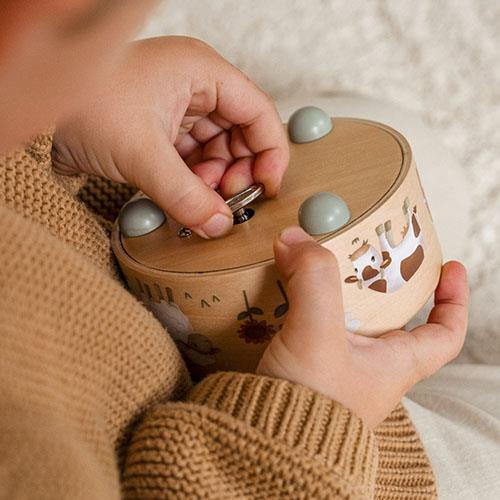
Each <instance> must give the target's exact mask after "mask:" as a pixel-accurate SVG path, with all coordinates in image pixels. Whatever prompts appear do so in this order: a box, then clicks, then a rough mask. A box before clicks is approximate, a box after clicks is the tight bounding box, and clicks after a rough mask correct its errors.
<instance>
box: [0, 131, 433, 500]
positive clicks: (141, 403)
mask: <svg viewBox="0 0 500 500" xmlns="http://www.w3.org/2000/svg"><path fill="white" fill-rule="evenodd" d="M50 148H51V139H50V136H49V135H43V136H39V137H37V138H36V140H35V141H34V143H33V144H31V145H30V146H29V147H27V148H26V149H25V150H22V151H17V152H14V153H11V154H8V155H6V156H4V157H1V158H0V227H1V232H0V234H1V236H0V260H1V262H0V498H9V499H15V498H37V499H59V498H67V499H71V500H77V499H113V498H120V497H125V498H204V499H221V498H227V499H237V498H248V499H253V498H256V499H258V498H263V499H264V498H265V499H271V498H278V497H279V498H314V499H321V498H325V499H326V498H328V499H333V498H349V499H351V498H371V497H373V496H376V497H377V498H412V499H413V498H422V499H424V498H434V497H435V495H436V493H435V483H434V477H433V474H432V470H431V468H430V465H429V462H428V459H427V457H426V454H425V451H424V449H423V447H422V444H421V443H420V441H419V438H418V436H417V433H416V431H415V428H414V426H413V425H412V423H411V421H410V420H409V417H408V414H407V412H406V411H405V410H404V408H403V407H402V406H399V407H398V408H396V410H395V411H394V412H393V413H392V415H391V416H390V417H389V418H388V419H387V420H386V421H385V422H384V423H383V424H382V425H381V426H380V427H379V428H378V429H377V430H376V431H375V432H372V431H370V430H369V429H368V428H367V427H365V425H364V424H363V422H362V421H361V420H360V419H359V418H358V417H356V416H355V415H354V414H352V413H351V412H350V411H348V410H347V409H345V408H344V407H343V406H342V405H340V404H339V403H337V402H335V401H332V400H330V399H328V398H326V397H325V396H323V395H321V394H318V393H315V392H313V391H311V390H310V389H308V388H306V387H302V386H300V385H296V384H292V383H289V382H287V381H285V380H278V379H271V378H267V377H261V376H256V375H254V374H243V373H217V374H214V375H210V376H208V377H207V378H205V379H204V380H202V381H201V382H200V383H198V384H197V385H194V386H193V385H192V383H191V381H190V378H189V375H188V372H187V370H186V368H185V366H184V363H183V361H182V359H181V356H180V355H179V352H178V351H177V349H176V347H175V344H174V343H173V341H172V340H171V339H170V337H169V336H168V334H166V332H165V330H164V329H163V328H162V327H161V325H160V324H159V323H158V322H157V321H156V320H155V319H154V318H153V316H152V315H151V314H150V313H149V312H148V311H147V310H146V309H145V308H144V307H143V306H142V305H141V304H140V303H139V302H138V301H137V300H136V299H135V298H134V297H132V295H130V294H129V293H128V292H127V290H126V289H125V288H124V287H123V286H122V284H121V283H120V281H119V279H118V273H117V272H116V268H115V266H114V264H113V260H112V255H111V252H110V244H109V238H108V232H109V226H110V221H111V220H112V219H113V218H114V217H115V216H116V214H117V210H118V209H119V207H120V205H121V204H122V203H123V202H124V201H125V200H126V199H127V198H128V197H129V196H130V194H131V192H132V191H131V189H130V188H128V187H126V186H121V187H118V186H115V185H112V184H111V183H108V182H105V181H103V180H101V179H96V178H87V177H84V176H75V177H62V176H59V175H57V174H56V173H55V172H54V171H53V170H52V166H51V162H50Z"/></svg>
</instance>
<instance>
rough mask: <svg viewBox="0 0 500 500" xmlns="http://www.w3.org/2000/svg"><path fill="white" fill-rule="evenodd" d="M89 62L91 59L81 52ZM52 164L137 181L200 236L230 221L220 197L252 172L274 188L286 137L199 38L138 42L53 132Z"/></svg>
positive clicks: (244, 183) (271, 192)
mask: <svg viewBox="0 0 500 500" xmlns="http://www.w3.org/2000/svg"><path fill="white" fill-rule="evenodd" d="M89 63H91V62H89ZM53 163H54V166H55V168H56V169H57V171H58V172H60V173H65V174H73V173H78V172H85V173H90V174H96V175H100V176H103V177H107V178H109V179H111V180H114V181H118V182H127V183H129V184H132V185H134V186H137V187H138V188H140V189H141V190H142V191H143V192H144V193H146V194H147V195H148V196H150V197H151V198H152V199H153V200H154V201H155V202H156V203H158V205H160V206H161V207H162V209H163V210H164V211H165V212H167V213H169V214H170V215H171V216H172V217H173V218H175V219H176V220H177V221H178V222H180V223H181V224H184V225H186V226H188V227H190V228H192V229H193V230H194V231H196V232H197V233H198V234H199V235H201V236H203V237H218V236H221V235H223V234H224V233H225V232H227V231H228V230H229V229H230V228H231V226H232V214H231V211H230V210H229V208H228V207H227V205H226V204H225V203H224V201H223V198H222V197H221V196H219V195H218V194H217V193H216V192H215V190H214V189H215V188H219V189H220V191H221V193H222V195H223V196H226V197H227V196H231V195H233V194H235V193H236V192H238V191H241V190H242V189H244V188H246V187H248V186H249V185H250V184H252V183H254V182H260V183H262V184H263V185H264V187H265V194H266V196H275V195H276V194H277V192H278V190H279V186H280V183H281V179H282V176H283V174H284V172H285V170H286V167H287V165H288V145H287V140H286V136H285V132H284V130H283V127H282V125H281V121H280V118H279V115H278V113H277V111H276V108H275V107H274V104H273V103H272V101H271V99H270V98H269V97H268V96H267V95H266V94H265V93H264V92H262V91H261V90H260V89H259V88H258V87H257V86H255V85H254V84H253V83H252V82H250V80H248V78H247V77H246V76H245V75H244V74H243V73H241V72H240V71H239V70H238V69H237V68H235V67H234V66H232V65H231V64H229V63H228V62H227V61H225V60H224V59H223V58H222V57H221V56H219V55H218V54H217V53H216V52H215V51H214V50H213V49H212V48H210V47H209V46H207V45H206V44H205V43H203V42H200V41H198V40H194V39H190V38H184V37H163V38H155V39H150V40H144V41H140V42H136V43H134V44H133V45H132V46H131V49H130V52H129V55H128V58H127V60H126V61H124V64H123V65H122V66H121V70H120V72H119V74H118V75H117V77H116V79H115V80H114V81H112V82H110V84H109V87H108V88H107V89H106V90H105V91H103V92H102V94H101V95H100V96H99V98H98V99H96V100H94V101H93V104H92V105H90V106H89V107H87V109H86V110H84V111H82V112H81V113H80V114H79V115H78V116H75V117H74V118H72V119H71V120H70V121H69V122H67V123H64V124H61V125H60V126H59V127H58V128H57V130H56V133H55V136H54V147H53Z"/></svg>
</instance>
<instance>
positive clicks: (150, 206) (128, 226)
mask: <svg viewBox="0 0 500 500" xmlns="http://www.w3.org/2000/svg"><path fill="white" fill-rule="evenodd" d="M164 221H165V214H164V213H163V211H162V210H161V209H160V208H159V207H158V205H156V204H155V203H154V202H152V201H151V200H150V199H149V198H139V199H138V200H134V201H131V202H129V203H127V204H126V205H125V206H124V207H123V208H122V209H121V211H120V215H119V217H118V224H119V226H120V231H121V233H122V234H123V235H124V236H126V237H127V238H135V237H136V236H144V235H145V234H148V233H151V232H152V231H154V230H155V229H157V228H158V227H160V226H161V225H162V224H163V222H164Z"/></svg>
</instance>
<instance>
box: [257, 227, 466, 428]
mask: <svg viewBox="0 0 500 500" xmlns="http://www.w3.org/2000/svg"><path fill="white" fill-rule="evenodd" d="M275 255H276V263H277V266H278V268H279V270H280V272H281V273H282V274H283V276H284V277H285V278H286V279H288V280H289V281H288V296H289V300H290V304H291V305H290V310H289V312H288V316H287V318H286V322H285V325H284V327H283V328H282V329H281V330H280V331H279V332H278V333H277V334H276V335H275V336H274V338H273V340H272V341H271V343H270V345H269V347H268V348H267V349H266V351H265V352H264V355H263V357H262V360H261V361H260V364H259V366H258V368H257V373H260V374H263V375H269V376H272V377H278V378H284V379H288V380H290V381H292V382H297V383H300V384H302V385H305V386H308V387H310V388H312V389H315V390H317V391H319V392H321V393H323V394H325V395H327V396H329V397H331V398H332V399H334V400H336V401H338V402H339V403H341V404H343V405H344V406H345V407H347V408H349V409H350V410H352V411H353V412H354V413H356V414H357V415H358V416H359V417H361V418H362V419H363V420H364V421H365V422H366V423H367V424H368V425H369V426H370V427H374V426H376V425H377V424H378V423H380V422H382V421H383V420H384V419H385V418H386V417H387V416H388V415H389V414H390V412H391V411H392V409H393V408H394V407H395V406H396V405H397V403H398V402H399V401H400V400H401V398H402V396H403V395H404V394H405V393H406V392H407V391H408V390H409V389H410V388H411V387H412V386H413V385H414V384H415V383H417V382H418V381H419V380H422V379H424V378H426V377H428V376H430V375H432V374H433V373H434V372H436V371H437V370H439V368H441V367H442V366H443V365H444V364H446V363H447V362H448V361H450V360H452V359H453V358H454V357H456V356H457V355H458V353H459V352H460V350H461V348H462V345H463V342H464V338H465V333H466V329H467V303H468V286H467V277H466V271H465V269H464V267H463V266H462V265H461V264H459V263H457V262H449V263H447V264H445V266H444V267H443V270H442V275H441V281H440V283H439V286H438V288H437V290H436V293H435V306H434V309H433V310H432V311H431V313H430V315H429V319H428V323H427V324H426V325H423V326H420V327H418V328H415V329H414V330H413V331H411V332H405V331H401V330H400V331H393V332H389V333H387V334H385V335H383V336H382V337H379V338H368V337H363V336H360V335H356V334H352V333H350V332H348V331H346V329H345V327H344V311H343V306H342V292H341V285H340V276H339V272H338V267H337V261H336V259H335V257H334V256H333V254H332V253H331V252H330V251H328V250H326V249H325V248H322V247H321V246H320V245H318V244H317V243H315V242H314V241H313V240H312V238H310V237H309V236H308V235H307V234H306V233H304V231H302V230H301V229H300V228H298V227H293V228H288V229H286V230H285V231H283V233H282V234H281V235H280V239H278V240H276V242H275Z"/></svg>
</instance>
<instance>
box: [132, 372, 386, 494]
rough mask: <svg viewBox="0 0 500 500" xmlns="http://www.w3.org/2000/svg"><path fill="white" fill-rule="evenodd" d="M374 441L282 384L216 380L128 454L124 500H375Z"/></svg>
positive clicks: (160, 411)
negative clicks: (373, 498) (300, 499)
mask: <svg viewBox="0 0 500 500" xmlns="http://www.w3.org/2000/svg"><path fill="white" fill-rule="evenodd" d="M377 453H378V452H377V446H376V442H375V436H374V434H373V433H372V432H371V431H369V430H368V429H367V428H366V427H365V426H364V424H363V423H362V421H361V420H360V419H359V418H357V417H356V416H355V415H353V414H352V413H351V412H349V411H348V410H346V409H345V408H344V407H342V406H341V405H340V404H338V403H336V402H334V401H332V400H330V399H328V398H326V397H324V396H322V395H320V394H318V393H315V392H313V391H311V390H309V389H307V388H305V387H302V386H299V385H296V384H292V383H289V382H287V381H284V380H277V379H271V378H267V377H260V376H256V375H251V374H241V373H218V374H215V375H211V376H209V377H208V378H206V379H205V380H203V381H202V382H201V383H200V384H198V385H197V386H196V387H195V388H194V389H193V390H192V392H191V393H190V394H189V395H188V397H187V399H186V401H185V402H184V403H167V404H164V405H160V406H158V407H157V408H156V409H155V410H154V411H153V412H152V413H151V414H150V415H149V416H148V417H147V418H146V419H145V420H144V421H143V422H142V424H141V425H140V426H139V428H138V429H137V431H136V432H135V434H134V436H133V439H132V442H131V444H130V446H129V449H128V453H127V459H126V463H125V473H124V477H123V491H124V494H125V497H126V498H204V499H220V498H231V499H237V498H252V499H254V498H265V499H268V498H278V497H279V498H314V499H321V498H325V499H334V498H363V499H365V498H371V497H372V496H373V495H374V491H375V478H376V471H377Z"/></svg>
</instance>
